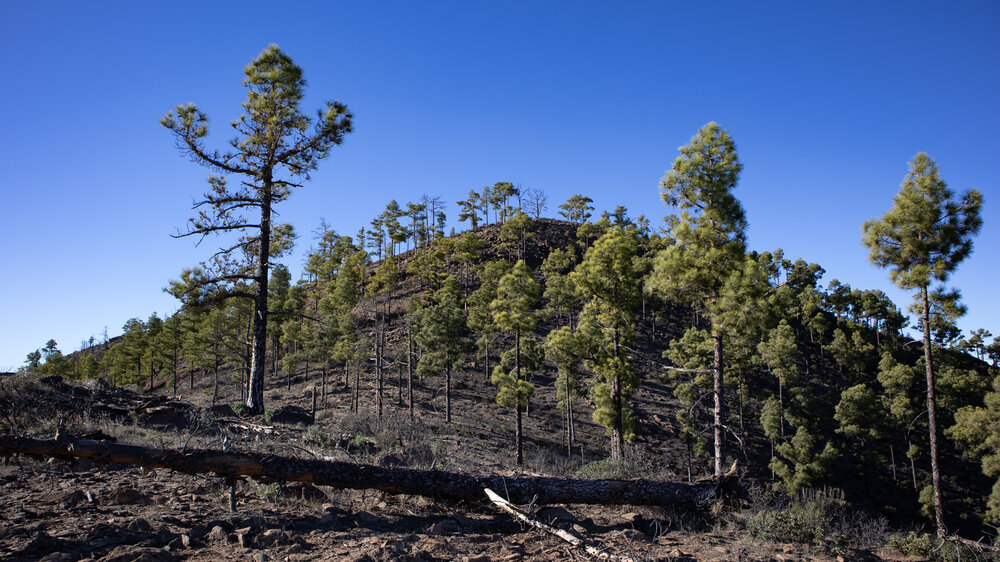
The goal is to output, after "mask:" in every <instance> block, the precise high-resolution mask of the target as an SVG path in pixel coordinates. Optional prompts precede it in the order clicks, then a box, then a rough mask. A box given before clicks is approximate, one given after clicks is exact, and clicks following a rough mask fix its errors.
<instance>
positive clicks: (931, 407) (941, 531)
mask: <svg viewBox="0 0 1000 562" xmlns="http://www.w3.org/2000/svg"><path fill="white" fill-rule="evenodd" d="M920 297H921V301H922V303H923V310H922V311H921V314H922V318H923V324H924V366H925V369H926V372H927V425H928V432H929V433H930V455H931V482H932V484H933V487H934V522H935V524H936V526H937V535H938V537H940V538H944V536H945V534H946V529H945V526H944V505H943V502H942V500H941V468H940V467H939V466H938V440H937V403H936V401H935V397H934V365H933V363H932V362H931V326H930V301H929V299H928V297H927V287H926V286H924V287H921V288H920Z"/></svg>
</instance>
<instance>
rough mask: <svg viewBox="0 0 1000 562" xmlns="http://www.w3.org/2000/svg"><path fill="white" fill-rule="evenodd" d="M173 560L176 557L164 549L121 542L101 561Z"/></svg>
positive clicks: (138, 561) (140, 561) (170, 561)
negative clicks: (121, 543) (140, 546)
mask: <svg viewBox="0 0 1000 562" xmlns="http://www.w3.org/2000/svg"><path fill="white" fill-rule="evenodd" d="M174 560H177V557H176V556H174V555H173V554H170V552H168V551H166V550H162V549H159V548H155V549H154V548H139V547H135V546H133V545H124V544H123V545H121V546H119V547H117V548H115V549H114V550H112V551H111V552H109V553H108V555H107V556H105V557H104V558H102V559H101V562H173V561H174Z"/></svg>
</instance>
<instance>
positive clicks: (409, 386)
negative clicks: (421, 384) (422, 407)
mask: <svg viewBox="0 0 1000 562" xmlns="http://www.w3.org/2000/svg"><path fill="white" fill-rule="evenodd" d="M406 401H407V409H408V410H409V413H410V421H411V422H412V421H413V329H412V325H411V324H410V323H407V326H406Z"/></svg>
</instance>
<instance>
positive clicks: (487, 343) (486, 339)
mask: <svg viewBox="0 0 1000 562" xmlns="http://www.w3.org/2000/svg"><path fill="white" fill-rule="evenodd" d="M483 348H484V349H485V350H486V382H490V337H489V336H487V335H484V336H483Z"/></svg>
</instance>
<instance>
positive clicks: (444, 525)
mask: <svg viewBox="0 0 1000 562" xmlns="http://www.w3.org/2000/svg"><path fill="white" fill-rule="evenodd" d="M427 532H428V534H431V535H455V534H458V533H461V532H462V526H461V525H459V524H458V521H455V520H454V519H442V520H440V521H438V522H436V523H434V524H433V525H431V527H430V529H428V530H427Z"/></svg>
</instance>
